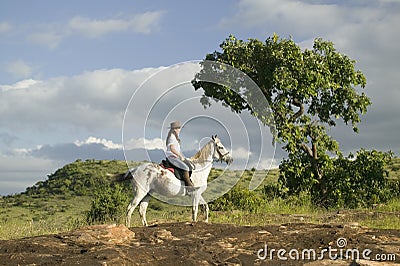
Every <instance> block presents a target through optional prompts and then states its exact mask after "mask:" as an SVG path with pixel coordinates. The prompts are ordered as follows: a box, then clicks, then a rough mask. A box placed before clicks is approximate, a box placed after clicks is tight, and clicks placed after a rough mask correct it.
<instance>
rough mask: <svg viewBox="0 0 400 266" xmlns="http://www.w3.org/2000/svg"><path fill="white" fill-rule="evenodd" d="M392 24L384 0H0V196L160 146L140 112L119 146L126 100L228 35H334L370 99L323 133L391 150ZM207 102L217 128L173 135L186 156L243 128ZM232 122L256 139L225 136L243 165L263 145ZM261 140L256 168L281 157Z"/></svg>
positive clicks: (399, 54) (394, 117)
mask: <svg viewBox="0 0 400 266" xmlns="http://www.w3.org/2000/svg"><path fill="white" fill-rule="evenodd" d="M398 25H400V2H398V1H391V0H374V1H372V0H356V1H319V0H236V1H183V0H182V1H122V0H121V1H51V0H47V1H41V0H38V1H19V0H12V1H8V0H3V1H1V2H0V49H1V51H2V52H1V55H0V95H1V96H0V195H1V194H10V193H17V192H20V191H23V190H24V189H25V188H26V187H27V186H30V185H33V184H34V183H35V182H37V181H39V180H44V179H45V178H46V175H47V174H50V173H52V172H54V171H55V170H56V169H57V168H58V167H60V166H62V165H64V164H66V163H68V162H71V161H74V160H75V159H79V158H80V159H88V158H96V159H112V158H116V159H122V158H123V152H122V146H124V145H125V147H129V148H130V149H131V151H132V153H134V154H135V157H134V158H135V159H140V158H141V156H144V155H143V152H142V151H143V150H140V149H143V148H144V145H143V143H146V148H148V149H150V150H156V149H158V148H162V145H163V140H162V136H163V134H165V130H166V129H165V128H160V127H158V128H155V127H154V126H152V124H151V123H149V128H148V131H147V132H158V135H157V134H155V133H154V134H153V133H149V135H144V134H143V125H142V124H141V123H142V122H141V120H140V115H139V116H135V115H134V116H132V117H133V118H131V120H130V121H126V122H127V124H129V125H130V126H131V127H132V128H129V130H131V131H130V135H129V139H127V140H126V141H127V142H129V143H122V139H121V131H122V121H123V117H124V112H125V109H126V108H127V105H128V102H129V99H130V98H131V97H132V95H133V93H134V92H135V91H136V90H137V88H138V87H139V86H140V84H142V83H143V82H144V81H145V80H146V79H147V78H149V77H150V76H151V75H155V76H153V77H155V78H156V81H157V83H156V84H158V85H157V86H159V88H157V89H162V88H163V87H162V84H164V83H168V82H172V83H173V82H174V81H177V80H178V76H179V73H178V74H176V76H173V75H172V76H169V77H168V78H165V77H163V76H162V75H159V76H157V75H156V74H155V73H159V71H160V70H161V71H162V70H164V69H166V67H168V66H171V65H174V64H178V63H181V62H186V61H190V60H201V59H203V58H204V56H205V54H206V53H209V52H213V51H214V50H218V48H219V44H220V43H221V42H222V41H223V40H224V39H225V38H226V37H228V36H229V34H234V35H235V36H236V37H238V38H241V39H247V38H258V39H260V40H264V39H266V38H267V37H268V36H271V35H272V34H273V33H274V32H276V33H277V34H278V35H280V36H282V37H285V38H286V37H290V36H291V37H292V38H293V39H294V40H295V41H296V42H297V43H299V44H300V45H301V46H302V47H303V48H310V47H311V45H312V42H313V40H314V38H317V37H322V38H324V39H328V40H331V41H333V42H334V43H335V45H336V48H337V49H338V50H339V51H340V52H342V53H345V54H347V55H349V56H350V57H351V58H353V59H355V60H357V68H359V69H360V70H361V71H363V73H364V74H365V75H366V77H367V87H366V90H365V92H366V93H367V95H368V96H370V97H371V100H372V103H373V105H372V106H371V107H370V109H369V111H368V113H367V115H365V116H363V117H362V123H361V124H360V134H358V135H356V134H354V133H353V132H352V130H351V129H350V128H348V127H345V126H344V125H339V126H338V127H337V128H335V129H332V134H333V135H334V137H335V138H337V139H338V140H339V142H340V145H341V148H342V150H344V151H345V153H346V152H347V153H348V152H352V151H355V150H358V149H360V148H361V147H365V148H367V149H372V148H374V149H379V150H389V149H391V150H393V151H394V152H395V153H396V154H397V155H398V154H399V153H400V144H399V143H400V142H399V139H398V132H399V131H400V122H399V119H398V116H399V114H400V105H399V104H398V100H399V99H400V88H399V86H400V76H399V75H398V72H399V62H400V48H399V45H398V44H399V41H400V30H399V28H398ZM163 79H164V80H163ZM166 79H168V80H166ZM152 89H155V88H151V89H149V93H153V92H154V91H152ZM157 89H155V91H157V92H159V90H157ZM179 89H184V86H181V87H179ZM179 89H177V91H179ZM185 91H188V90H185ZM189 91H190V89H189ZM199 95H201V93H200V94H199V93H197V94H196V93H194V92H193V97H194V98H193V99H194V100H193V101H191V102H190V103H192V102H193V103H194V102H197V100H196V99H197V98H196V97H198V96H199ZM142 97H145V96H142ZM185 97H189V96H185ZM163 100H164V101H165V104H164V105H162V106H163V108H164V109H162V110H164V111H165V113H168V112H169V111H170V110H169V109H171V106H170V105H168V103H169V102H168V101H169V100H168V98H163ZM144 102H145V101H144ZM194 105H195V103H194V104H193V105H191V106H190V108H187V111H186V110H184V111H180V112H181V113H180V114H176V115H174V113H171V115H170V116H164V117H154V119H153V122H154V123H156V122H157V121H158V122H159V124H160V123H161V122H160V121H162V123H169V120H168V119H175V118H177V119H180V117H182V118H183V117H184V116H182V113H186V116H187V115H191V114H192V113H190V112H189V111H192V112H194V111H193V110H195V109H196V108H197V107H193V108H191V107H192V106H194ZM136 107H137V106H136ZM136 107H135V106H133V107H132V106H130V107H129V108H130V109H129V108H128V111H131V112H133V113H135V114H140V112H141V110H138V109H137V108H136ZM160 108H161V107H160ZM215 108H217V109H215V110H208V111H207V112H209V113H205V114H208V115H214V114H217V113H218V114H224V115H223V119H224V121H225V124H226V125H225V127H226V128H223V127H220V126H218V124H212V123H214V122H215V121H216V120H213V121H211V120H210V121H207V120H204V119H200V118H199V119H197V120H193V121H192V122H191V123H190V124H188V127H187V128H186V130H183V131H182V135H183V136H182V137H184V139H185V143H184V145H183V146H184V147H183V148H184V149H185V150H187V151H188V152H190V151H193V150H195V149H196V148H197V147H198V145H199V143H202V142H203V140H204V138H206V137H207V136H209V135H210V133H209V132H210V131H213V133H214V132H215V133H216V132H220V134H222V136H224V137H226V138H228V136H229V135H232V136H235V134H236V135H237V136H239V135H240V134H242V133H240V130H238V129H237V128H236V127H237V125H238V124H240V123H238V122H235V121H236V120H235V119H238V117H236V116H234V115H233V114H229V112H226V113H225V111H222V109H218V107H215ZM189 109H190V110H189ZM196 110H197V109H196ZM197 112H200V111H197ZM135 117H136V118H135ZM135 119H137V120H135ZM239 120H240V121H245V126H244V129H245V131H247V132H250V133H249V136H250V139H252V140H253V142H252V143H250V145H249V143H248V140H243V142H240V141H235V142H232V141H231V140H229V138H228V139H227V140H225V142H228V146H229V147H230V148H231V149H232V151H233V153H234V155H235V154H236V157H238V158H239V160H236V161H237V162H240V163H243V165H245V162H246V156H247V157H252V156H254V154H255V153H257V151H255V150H254V149H256V147H259V146H260V143H259V141H260V137H259V135H257V134H259V133H257V132H258V131H257V130H258V129H257V123H256V122H255V121H253V120H252V119H251V118H250V117H248V116H246V115H245V114H244V117H240V118H239ZM210 123H211V124H212V125H213V126H214V128H213V129H212V130H210V127H212V126H210ZM205 125H209V126H208V127H207V126H205ZM185 131H186V133H185ZM160 132H161V134H160ZM254 132H255V133H254ZM253 133H254V135H252V134H253ZM232 139H235V137H232ZM236 139H238V137H236ZM223 140H224V139H223ZM264 142H265V143H264V145H265V149H266V150H268V152H266V153H265V154H263V156H262V158H261V161H262V162H263V163H261V165H260V166H264V165H267V164H268V163H271V162H273V163H277V162H279V160H280V158H281V157H282V156H283V155H284V154H283V153H282V152H280V150H279V149H277V151H276V156H275V158H276V160H275V161H272V158H271V156H273V147H271V145H270V144H269V141H264ZM139 150H140V151H141V152H139ZM143 159H146V158H143ZM250 161H251V160H250ZM249 165H250V166H251V165H252V162H250V163H248V164H247V166H249ZM237 167H240V165H237Z"/></svg>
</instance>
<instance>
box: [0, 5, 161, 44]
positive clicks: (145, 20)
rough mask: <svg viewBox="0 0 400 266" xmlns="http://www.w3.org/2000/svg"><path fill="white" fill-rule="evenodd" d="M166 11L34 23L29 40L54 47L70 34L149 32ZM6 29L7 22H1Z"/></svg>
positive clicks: (155, 28) (80, 17)
mask: <svg viewBox="0 0 400 266" xmlns="http://www.w3.org/2000/svg"><path fill="white" fill-rule="evenodd" d="M164 13H165V12H164V11H151V12H145V13H139V14H134V15H133V16H132V17H130V18H125V19H124V18H112V19H97V18H87V17H83V16H75V17H72V18H71V19H70V20H69V21H68V22H67V23H65V24H62V23H49V24H46V25H42V24H39V25H33V26H32V27H33V29H32V30H31V33H29V34H28V37H27V39H28V41H30V42H32V43H35V44H39V45H44V46H47V47H49V48H51V49H54V48H56V47H58V46H59V45H60V43H61V42H62V41H63V40H64V39H65V38H68V37H70V36H74V35H80V36H83V37H86V38H97V37H102V36H105V35H107V34H111V33H124V32H134V33H141V34H149V33H151V32H153V31H155V30H157V29H158V27H159V24H160V21H161V18H162V16H163V15H164ZM2 28H4V29H3V31H5V30H6V29H7V28H8V27H7V24H4V25H3V26H2V24H0V33H1V30H2Z"/></svg>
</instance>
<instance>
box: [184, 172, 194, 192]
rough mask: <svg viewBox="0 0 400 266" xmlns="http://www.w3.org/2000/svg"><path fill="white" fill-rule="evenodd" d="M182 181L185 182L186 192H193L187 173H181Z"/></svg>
mask: <svg viewBox="0 0 400 266" xmlns="http://www.w3.org/2000/svg"><path fill="white" fill-rule="evenodd" d="M183 181H184V182H185V186H186V189H187V191H188V192H193V191H194V187H193V183H192V180H190V177H189V171H183Z"/></svg>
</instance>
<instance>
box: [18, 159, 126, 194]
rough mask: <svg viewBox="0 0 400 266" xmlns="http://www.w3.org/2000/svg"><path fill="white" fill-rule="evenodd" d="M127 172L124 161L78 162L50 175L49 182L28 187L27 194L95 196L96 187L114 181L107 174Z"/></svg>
mask: <svg viewBox="0 0 400 266" xmlns="http://www.w3.org/2000/svg"><path fill="white" fill-rule="evenodd" d="M126 170H127V165H126V162H124V161H117V160H112V161H107V160H86V161H81V160H76V161H75V162H73V163H70V164H67V165H65V166H64V167H62V168H60V169H58V170H57V171H56V172H55V173H53V174H51V175H49V176H48V179H47V180H45V181H39V182H37V183H36V184H35V185H34V186H32V187H28V188H27V189H26V191H25V194H27V195H30V196H45V195H47V196H48V195H66V196H85V195H93V192H94V189H95V188H96V187H99V186H105V185H110V184H111V183H112V182H113V181H114V180H113V179H112V178H110V177H109V176H107V174H113V173H123V172H124V171H126Z"/></svg>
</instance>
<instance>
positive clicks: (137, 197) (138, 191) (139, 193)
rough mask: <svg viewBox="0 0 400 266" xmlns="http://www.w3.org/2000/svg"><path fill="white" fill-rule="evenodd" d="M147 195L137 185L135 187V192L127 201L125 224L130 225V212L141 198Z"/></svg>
mask: <svg viewBox="0 0 400 266" xmlns="http://www.w3.org/2000/svg"><path fill="white" fill-rule="evenodd" d="M146 195H147V192H146V191H144V190H143V189H141V188H140V187H139V186H137V187H136V194H135V196H134V198H133V200H132V201H131V203H129V205H128V208H127V210H126V226H127V227H130V226H131V217H132V213H133V211H134V210H135V208H136V207H137V206H138V205H139V203H140V202H141V201H142V199H143V198H144V197H145V196H146Z"/></svg>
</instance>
